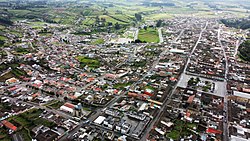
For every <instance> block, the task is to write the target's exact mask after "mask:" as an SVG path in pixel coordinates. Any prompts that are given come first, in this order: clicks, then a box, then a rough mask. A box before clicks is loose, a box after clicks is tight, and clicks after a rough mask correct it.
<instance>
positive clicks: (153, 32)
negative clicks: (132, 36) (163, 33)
mask: <svg viewBox="0 0 250 141" xmlns="http://www.w3.org/2000/svg"><path fill="white" fill-rule="evenodd" d="M138 38H139V40H141V41H145V42H147V43H158V42H159V41H160V39H159V34H158V31H157V29H154V28H147V30H145V29H141V30H140V31H139V36H138Z"/></svg>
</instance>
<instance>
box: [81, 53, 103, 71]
mask: <svg viewBox="0 0 250 141" xmlns="http://www.w3.org/2000/svg"><path fill="white" fill-rule="evenodd" d="M76 59H77V60H78V61H79V62H80V64H81V66H80V67H81V68H83V67H85V66H86V65H87V66H88V67H90V68H98V67H100V65H101V63H100V61H99V60H97V59H93V58H88V57H85V56H77V57H76Z"/></svg>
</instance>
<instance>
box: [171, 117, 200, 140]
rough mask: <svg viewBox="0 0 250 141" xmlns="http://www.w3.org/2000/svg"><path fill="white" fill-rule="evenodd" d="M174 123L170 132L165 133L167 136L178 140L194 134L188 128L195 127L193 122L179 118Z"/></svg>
mask: <svg viewBox="0 0 250 141" xmlns="http://www.w3.org/2000/svg"><path fill="white" fill-rule="evenodd" d="M174 124H175V125H174V128H173V129H172V130H171V132H169V133H167V137H169V138H171V139H173V140H179V139H180V138H181V137H184V136H188V135H191V134H194V133H193V132H192V131H191V130H190V129H193V128H194V127H196V125H195V124H193V123H189V122H185V121H183V120H179V119H177V120H175V121H174Z"/></svg>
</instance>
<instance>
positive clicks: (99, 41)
mask: <svg viewBox="0 0 250 141" xmlns="http://www.w3.org/2000/svg"><path fill="white" fill-rule="evenodd" d="M104 43H105V41H104V40H103V39H95V40H94V41H92V42H91V44H92V45H99V44H104Z"/></svg>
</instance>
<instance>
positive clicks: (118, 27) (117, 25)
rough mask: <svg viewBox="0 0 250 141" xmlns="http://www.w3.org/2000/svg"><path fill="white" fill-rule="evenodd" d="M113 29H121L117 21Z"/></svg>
mask: <svg viewBox="0 0 250 141" xmlns="http://www.w3.org/2000/svg"><path fill="white" fill-rule="evenodd" d="M115 29H116V30H119V29H121V26H120V24H119V23H118V22H117V23H115Z"/></svg>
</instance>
